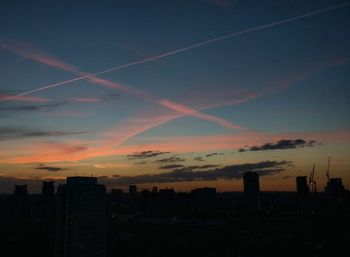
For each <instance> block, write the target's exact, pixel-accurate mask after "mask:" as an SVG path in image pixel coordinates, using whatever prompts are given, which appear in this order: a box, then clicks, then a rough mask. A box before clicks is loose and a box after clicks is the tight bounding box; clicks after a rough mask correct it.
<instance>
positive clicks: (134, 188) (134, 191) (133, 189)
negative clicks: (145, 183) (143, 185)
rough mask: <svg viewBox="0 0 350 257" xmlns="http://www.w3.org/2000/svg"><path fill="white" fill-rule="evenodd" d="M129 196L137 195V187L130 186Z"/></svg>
mask: <svg viewBox="0 0 350 257" xmlns="http://www.w3.org/2000/svg"><path fill="white" fill-rule="evenodd" d="M129 194H131V195H136V194H137V185H129Z"/></svg>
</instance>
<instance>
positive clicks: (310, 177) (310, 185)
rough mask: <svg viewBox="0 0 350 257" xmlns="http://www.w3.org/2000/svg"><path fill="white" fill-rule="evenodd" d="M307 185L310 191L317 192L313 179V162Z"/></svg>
mask: <svg viewBox="0 0 350 257" xmlns="http://www.w3.org/2000/svg"><path fill="white" fill-rule="evenodd" d="M309 187H310V190H311V192H313V193H317V188H316V179H315V164H313V166H312V170H311V173H310V175H309Z"/></svg>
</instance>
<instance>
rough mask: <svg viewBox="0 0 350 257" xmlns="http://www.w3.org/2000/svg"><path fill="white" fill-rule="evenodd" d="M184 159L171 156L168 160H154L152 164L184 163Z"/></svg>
mask: <svg viewBox="0 0 350 257" xmlns="http://www.w3.org/2000/svg"><path fill="white" fill-rule="evenodd" d="M184 161H186V159H184V158H180V157H178V156H171V157H169V158H164V159H160V160H156V161H154V162H161V163H174V162H184Z"/></svg>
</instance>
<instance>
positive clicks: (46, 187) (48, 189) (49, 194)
mask: <svg viewBox="0 0 350 257" xmlns="http://www.w3.org/2000/svg"><path fill="white" fill-rule="evenodd" d="M54 183H55V182H54V181H43V185H42V188H41V196H43V197H45V198H53V197H54V195H55V185H54Z"/></svg>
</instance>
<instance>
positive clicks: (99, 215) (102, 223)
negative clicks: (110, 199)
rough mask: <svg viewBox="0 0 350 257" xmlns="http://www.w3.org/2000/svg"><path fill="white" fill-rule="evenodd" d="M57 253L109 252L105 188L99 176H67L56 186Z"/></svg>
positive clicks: (101, 255) (58, 256)
mask: <svg viewBox="0 0 350 257" xmlns="http://www.w3.org/2000/svg"><path fill="white" fill-rule="evenodd" d="M56 214H57V215H56V231H55V257H105V256H106V188H105V186H104V185H99V184H97V178H96V177H68V178H67V184H66V185H59V186H58V188H57V213H56Z"/></svg>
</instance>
